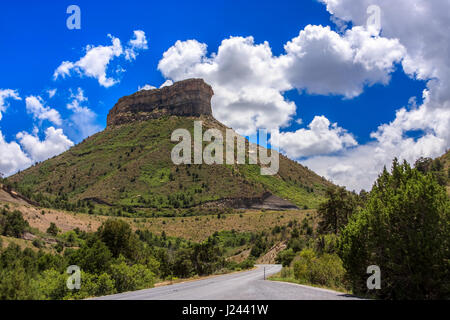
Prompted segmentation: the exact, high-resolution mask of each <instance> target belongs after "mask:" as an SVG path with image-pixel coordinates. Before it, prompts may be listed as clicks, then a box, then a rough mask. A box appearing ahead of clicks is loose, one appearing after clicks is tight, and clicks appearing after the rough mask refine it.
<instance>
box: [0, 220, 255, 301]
mask: <svg viewBox="0 0 450 320" xmlns="http://www.w3.org/2000/svg"><path fill="white" fill-rule="evenodd" d="M20 216H21V215H20ZM16 219H17V218H16ZM14 225H15V224H14ZM8 226H9V225H8ZM52 229H53V228H52ZM8 230H9V229H8ZM224 238H226V239H227V240H226V241H227V245H229V244H230V242H231V243H233V244H237V243H240V240H238V239H241V238H248V235H245V236H241V235H239V234H237V233H234V234H233V235H223V236H221V235H220V234H217V235H215V236H212V237H210V238H209V239H207V240H206V241H204V242H202V243H192V242H188V241H185V240H182V239H179V238H167V237H166V236H165V234H164V233H163V234H162V235H161V236H157V235H154V234H152V233H150V232H149V231H146V230H144V231H143V230H137V231H136V232H133V231H132V229H131V227H130V225H129V224H127V223H126V222H124V221H123V220H119V219H109V220H107V221H105V222H104V223H103V224H102V226H101V227H100V228H99V229H98V230H97V232H95V233H86V232H81V231H80V230H75V231H70V232H67V233H64V234H61V235H59V236H58V238H57V239H58V240H60V241H61V240H64V244H65V245H66V248H65V250H64V253H63V254H52V253H45V252H44V251H42V250H39V251H38V252H35V251H33V250H31V249H28V248H27V249H24V250H21V249H20V247H19V246H18V245H15V244H13V243H12V244H10V245H9V246H8V247H7V248H6V249H4V250H3V251H2V250H0V299H81V298H86V297H90V296H98V295H106V294H113V293H119V292H123V291H132V290H138V289H143V288H149V287H152V286H153V284H154V283H155V281H157V280H158V279H159V280H164V279H173V278H186V277H191V276H194V275H209V274H212V273H215V272H218V271H220V270H223V269H225V268H228V269H244V268H250V267H252V266H253V261H251V260H248V261H244V262H243V263H240V264H236V263H228V262H226V261H225V259H224V252H223V251H224V243H223V241H222V240H223V239H224ZM36 239H37V238H36ZM36 239H35V240H36ZM238 241H239V242H238ZM69 245H73V246H75V245H78V246H80V247H79V248H71V247H68V246H69ZM61 251H62V250H61ZM70 265H77V266H79V267H80V269H81V288H80V289H79V290H73V291H70V290H69V289H67V287H66V281H67V278H68V276H69V275H68V274H66V269H67V267H68V266H70Z"/></svg>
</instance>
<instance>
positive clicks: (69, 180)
mask: <svg viewBox="0 0 450 320" xmlns="http://www.w3.org/2000/svg"><path fill="white" fill-rule="evenodd" d="M193 120H196V119H195V118H187V117H168V118H161V119H155V120H150V121H146V122H137V123H133V124H128V125H123V126H119V127H115V128H108V129H106V130H104V131H102V132H99V133H97V134H95V135H93V136H92V137H89V138H87V139H86V140H84V141H83V142H82V143H80V144H78V145H77V146H75V147H73V148H71V149H70V150H68V151H66V152H64V153H63V154H61V155H59V156H56V157H54V158H52V159H49V160H47V161H45V162H42V163H40V164H37V165H35V166H33V167H30V168H28V169H27V170H25V171H22V172H20V173H18V174H16V175H14V176H12V177H10V178H9V180H10V181H12V182H17V183H18V184H19V187H20V189H21V190H24V189H29V190H30V191H32V192H41V193H42V194H44V195H46V196H56V195H57V194H66V195H67V196H68V198H69V200H70V201H77V200H80V199H86V198H93V197H96V198H99V199H101V200H103V201H106V202H107V203H110V204H114V205H118V204H120V205H132V206H137V207H149V208H155V207H172V206H173V202H172V203H171V202H170V201H169V200H170V199H168V196H169V195H170V196H171V197H174V198H175V197H176V198H177V199H178V200H177V201H179V203H180V206H181V207H192V206H195V205H198V204H201V203H204V202H207V201H213V200H219V199H222V198H235V197H258V196H261V195H262V194H263V193H264V192H265V191H266V190H269V191H271V192H272V193H274V194H276V195H278V196H280V197H282V198H285V199H289V200H291V201H292V202H293V203H295V204H296V205H298V206H300V207H304V206H305V205H306V206H308V207H309V208H315V207H317V204H318V203H319V202H320V201H321V200H322V195H323V193H324V190H325V189H326V187H327V186H328V185H330V183H329V182H328V181H326V180H324V179H322V178H321V177H319V176H317V175H316V174H315V173H313V172H312V171H310V170H308V169H306V168H305V167H303V166H301V165H300V164H298V163H296V162H294V161H291V160H289V159H287V158H286V157H283V156H281V157H280V170H279V174H278V175H275V176H261V175H260V174H259V167H258V166H257V165H233V166H232V165H190V166H186V165H181V166H175V165H174V164H173V163H172V162H171V159H170V152H171V149H172V148H173V146H174V145H175V144H176V143H174V142H171V141H170V136H171V133H172V132H173V130H175V129H177V128H186V129H188V130H190V131H191V132H192V131H193ZM203 120H204V130H205V128H210V127H216V128H219V129H221V130H225V128H226V127H224V126H223V125H221V124H220V123H218V122H217V121H215V120H214V119H212V118H203Z"/></svg>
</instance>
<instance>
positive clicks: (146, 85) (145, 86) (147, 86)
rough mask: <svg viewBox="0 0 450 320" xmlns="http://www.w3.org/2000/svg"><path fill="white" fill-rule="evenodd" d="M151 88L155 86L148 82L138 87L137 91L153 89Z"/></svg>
mask: <svg viewBox="0 0 450 320" xmlns="http://www.w3.org/2000/svg"><path fill="white" fill-rule="evenodd" d="M153 89H156V87H154V86H151V85H149V84H145V85H144V86H142V87H141V86H139V87H138V91H141V90H153Z"/></svg>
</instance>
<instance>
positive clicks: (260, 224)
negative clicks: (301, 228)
mask: <svg viewBox="0 0 450 320" xmlns="http://www.w3.org/2000/svg"><path fill="white" fill-rule="evenodd" d="M8 200H10V199H8ZM6 204H7V205H8V206H9V208H10V210H16V209H17V210H20V211H21V212H22V214H23V216H24V219H26V220H27V221H28V223H29V224H30V226H31V227H32V228H36V229H38V230H39V231H41V232H44V233H45V232H46V230H47V228H48V227H49V226H50V223H52V222H53V223H55V224H56V226H57V227H58V228H59V229H60V230H61V231H62V232H66V231H69V230H73V229H75V228H79V229H80V230H83V231H90V232H93V231H96V230H97V228H98V227H99V226H100V225H101V224H102V223H103V221H105V220H106V219H108V218H109V217H108V216H96V215H88V214H83V213H73V212H67V211H63V210H55V209H42V208H36V207H33V206H31V205H29V204H23V203H22V202H21V201H14V202H10V201H8V202H5V201H1V200H0V206H2V205H6ZM42 211H44V214H42ZM314 213H315V210H289V211H261V210H247V211H245V212H242V213H241V214H239V213H237V214H228V215H222V217H221V218H220V219H218V218H217V216H216V215H208V216H193V217H176V218H168V217H165V218H120V219H123V220H125V221H127V222H128V223H130V225H131V226H132V227H133V229H138V228H139V229H147V230H149V231H151V232H153V233H155V234H161V233H162V232H163V231H165V233H166V235H167V236H171V237H180V238H184V239H187V240H192V241H197V242H200V241H203V240H205V239H207V238H208V237H209V236H211V235H212V234H213V233H214V232H216V231H222V230H226V231H231V230H233V229H234V230H235V231H236V232H261V231H270V230H272V229H273V227H275V226H276V225H279V226H282V225H286V224H287V223H289V221H291V220H297V221H298V222H301V221H302V220H303V219H304V218H305V217H306V216H307V215H314Z"/></svg>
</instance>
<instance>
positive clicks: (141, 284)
mask: <svg viewBox="0 0 450 320" xmlns="http://www.w3.org/2000/svg"><path fill="white" fill-rule="evenodd" d="M119 261H120V262H119V263H117V264H113V265H111V275H112V279H113V280H114V282H115V288H116V289H117V292H125V291H133V290H139V289H145V288H151V287H153V284H154V281H155V277H154V274H153V272H151V271H150V270H148V269H147V268H146V267H145V266H144V265H141V264H135V265H132V266H128V265H127V264H126V262H125V259H124V258H123V257H121V258H119Z"/></svg>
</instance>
